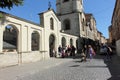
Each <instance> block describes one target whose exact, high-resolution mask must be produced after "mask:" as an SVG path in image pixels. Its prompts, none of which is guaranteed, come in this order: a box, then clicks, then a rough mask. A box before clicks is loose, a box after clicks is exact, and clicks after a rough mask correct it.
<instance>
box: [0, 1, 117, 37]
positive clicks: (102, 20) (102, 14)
mask: <svg viewBox="0 0 120 80" xmlns="http://www.w3.org/2000/svg"><path fill="white" fill-rule="evenodd" d="M49 1H50V2H51V5H52V8H53V9H54V10H55V11H56V0H24V4H23V6H18V7H16V6H14V7H13V8H12V9H11V10H9V9H7V8H6V9H1V8H0V11H4V12H6V13H9V14H12V15H15V16H18V17H21V18H23V19H26V20H29V21H32V22H34V23H38V24H40V20H39V16H38V14H39V13H41V12H44V11H46V10H47V9H48V3H49ZM114 6H115V0H83V7H84V12H85V13H92V14H93V16H94V18H95V20H96V27H97V29H98V31H100V32H101V33H103V36H104V37H106V38H108V37H109V36H108V27H109V26H110V25H111V19H112V14H113V10H114Z"/></svg>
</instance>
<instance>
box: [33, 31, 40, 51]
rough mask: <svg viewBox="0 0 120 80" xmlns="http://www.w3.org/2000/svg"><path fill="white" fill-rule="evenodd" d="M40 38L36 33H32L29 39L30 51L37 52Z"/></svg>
mask: <svg viewBox="0 0 120 80" xmlns="http://www.w3.org/2000/svg"><path fill="white" fill-rule="evenodd" d="M39 38H40V35H39V33H38V32H37V31H33V33H32V37H31V40H32V41H31V50H32V51H39V49H40V48H39V47H40V46H39V45H40V44H39V40H40V39H39Z"/></svg>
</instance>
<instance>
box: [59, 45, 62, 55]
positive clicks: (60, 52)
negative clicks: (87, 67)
mask: <svg viewBox="0 0 120 80" xmlns="http://www.w3.org/2000/svg"><path fill="white" fill-rule="evenodd" d="M58 53H59V56H60V57H61V56H62V47H61V45H59V47H58Z"/></svg>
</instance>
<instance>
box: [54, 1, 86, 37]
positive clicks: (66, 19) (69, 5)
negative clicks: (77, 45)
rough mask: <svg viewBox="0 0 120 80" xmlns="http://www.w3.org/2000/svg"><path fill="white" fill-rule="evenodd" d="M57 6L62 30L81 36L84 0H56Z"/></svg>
mask: <svg viewBox="0 0 120 80" xmlns="http://www.w3.org/2000/svg"><path fill="white" fill-rule="evenodd" d="M56 6H57V8H56V9H57V10H56V11H57V15H58V17H59V19H60V20H61V29H62V30H61V31H63V32H65V33H68V34H72V35H77V36H79V35H80V27H81V26H82V24H81V23H82V20H83V19H82V17H83V15H84V12H83V0H56Z"/></svg>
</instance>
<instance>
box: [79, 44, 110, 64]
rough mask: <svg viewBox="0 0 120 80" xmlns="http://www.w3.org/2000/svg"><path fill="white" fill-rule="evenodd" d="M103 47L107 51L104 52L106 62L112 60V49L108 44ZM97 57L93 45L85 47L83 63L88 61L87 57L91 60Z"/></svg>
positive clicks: (82, 54) (82, 55) (102, 45)
mask: <svg viewBox="0 0 120 80" xmlns="http://www.w3.org/2000/svg"><path fill="white" fill-rule="evenodd" d="M101 47H103V48H104V50H105V52H104V55H105V60H111V53H112V49H111V48H110V47H109V46H108V45H106V44H101ZM95 55H96V51H95V50H94V48H93V47H92V46H91V45H84V47H83V49H82V53H81V57H82V58H81V62H83V61H87V60H86V59H87V57H88V58H89V59H90V60H91V59H92V58H93V57H94V56H95Z"/></svg>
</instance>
